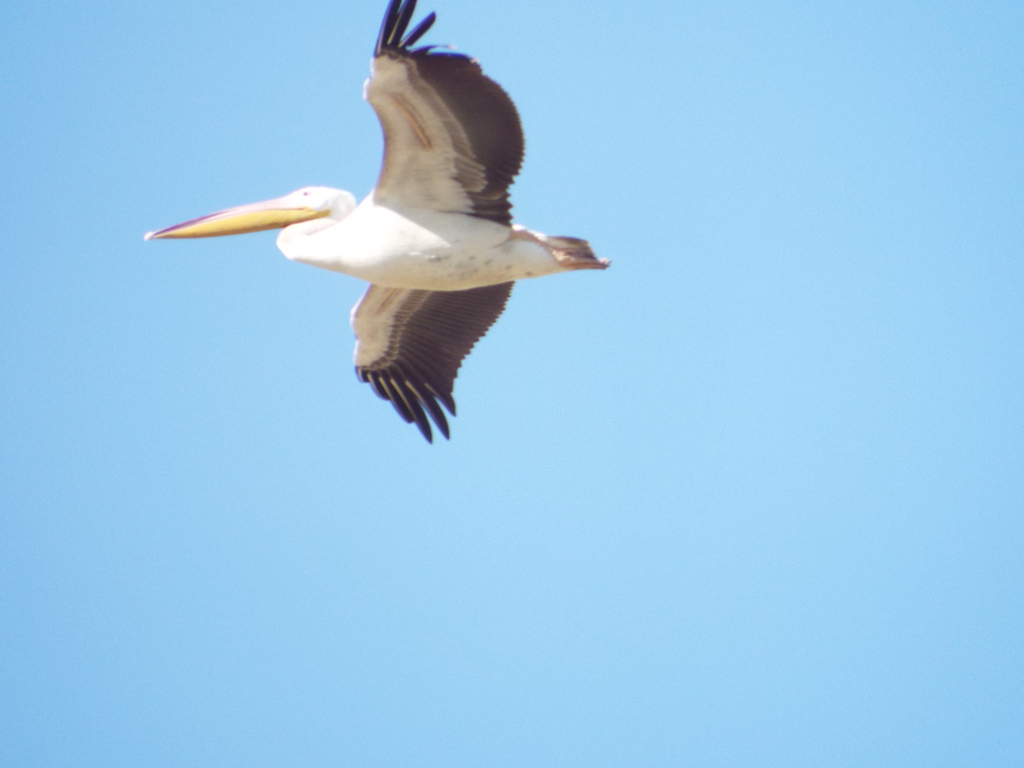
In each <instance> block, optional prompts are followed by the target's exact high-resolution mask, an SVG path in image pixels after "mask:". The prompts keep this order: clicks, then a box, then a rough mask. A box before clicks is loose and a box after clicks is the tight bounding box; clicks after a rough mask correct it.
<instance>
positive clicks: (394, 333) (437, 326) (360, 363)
mask: <svg viewBox="0 0 1024 768" xmlns="http://www.w3.org/2000/svg"><path fill="white" fill-rule="evenodd" d="M511 292H512V283H500V284H499V285H488V286H484V287H483V288H470V289H469V290H466V291H421V290H410V289H406V288H384V287H382V286H379V285H371V286H370V287H369V289H368V290H367V291H366V293H365V294H363V298H361V299H360V300H359V303H358V304H356V306H355V307H354V308H353V310H352V330H353V331H355V334H356V352H355V363H356V375H357V376H358V377H359V379H360V380H361V381H365V382H367V383H368V384H369V385H370V386H371V387H373V391H374V392H376V393H377V394H378V395H379V396H380V397H382V398H384V399H385V400H390V401H391V404H392V405H394V406H395V410H396V411H398V413H399V415H400V416H401V417H402V418H403V419H405V420H406V421H407V422H415V423H416V426H418V427H419V428H420V431H421V432H422V433H423V436H424V437H425V438H427V440H428V441H430V442H433V435H432V433H431V429H430V419H433V420H434V423H435V424H436V425H437V428H438V429H440V430H441V434H443V435H444V436H445V437H446V438H447V437H448V420H447V419H446V418H445V415H444V411H443V410H442V409H441V405H439V404H438V401H440V403H441V404H443V405H444V407H445V408H447V409H448V412H449V413H450V414H451V415H452V416H454V415H455V400H454V399H453V398H452V389H453V387H454V385H455V377H456V376H457V375H458V372H459V366H460V365H462V360H463V359H464V358H465V357H466V355H468V354H469V352H470V350H471V349H473V345H474V344H476V342H477V341H478V340H479V339H480V338H481V337H482V336H483V335H484V334H485V333H487V329H488V328H490V327H491V325H493V324H494V321H495V320H497V319H498V316H499V315H500V314H501V313H502V311H503V310H504V309H505V303H506V302H507V301H508V297H509V294H511ZM428 414H429V417H430V418H429V419H428V417H427V416H428Z"/></svg>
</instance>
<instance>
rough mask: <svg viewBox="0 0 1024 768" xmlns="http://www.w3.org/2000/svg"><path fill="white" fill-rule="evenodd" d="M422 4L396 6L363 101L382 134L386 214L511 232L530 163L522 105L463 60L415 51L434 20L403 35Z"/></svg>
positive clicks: (380, 193) (397, 2)
mask: <svg viewBox="0 0 1024 768" xmlns="http://www.w3.org/2000/svg"><path fill="white" fill-rule="evenodd" d="M415 7H416V0H392V1H391V3H390V5H389V6H388V10H387V13H386V14H385V16H384V22H383V24H382V25H381V30H380V36H379V38H378V40H377V47H376V49H375V52H374V59H373V64H372V67H371V76H370V79H369V80H367V81H366V87H365V91H364V95H365V97H366V100H367V101H369V102H370V104H371V105H372V106H373V108H374V110H375V111H376V112H377V117H378V118H379V119H380V123H381V128H382V129H383V130H384V162H383V166H382V168H381V173H380V178H379V179H378V181H377V187H376V189H375V191H374V196H375V197H374V199H375V201H376V202H377V203H378V204H380V205H392V206H396V207H405V208H425V209H430V210H438V211H446V212H451V213H466V214H471V215H473V216H479V217H481V218H484V219H489V220H491V221H495V222H498V223H499V224H506V225H507V224H510V223H511V218H512V216H511V204H510V203H509V199H508V187H509V185H510V184H511V183H512V180H513V179H514V178H515V176H516V174H517V173H519V168H520V166H521V165H522V161H523V130H522V127H521V126H520V124H519V115H518V114H517V113H516V108H515V105H514V104H513V103H512V100H511V99H510V98H509V97H508V94H506V93H505V91H503V90H502V88H501V86H500V85H498V84H497V83H495V82H494V81H493V80H491V79H489V78H488V77H486V76H485V75H484V73H483V71H482V70H481V69H480V65H479V64H477V62H476V61H475V60H473V59H470V58H469V57H468V56H464V55H462V54H457V53H452V52H450V51H443V50H438V49H436V48H434V47H430V46H427V47H421V48H413V47H412V46H413V45H414V44H415V43H416V41H418V40H419V39H420V37H422V36H423V34H424V33H425V32H426V31H427V30H428V29H429V28H430V26H431V24H433V22H434V14H430V15H429V16H427V17H426V19H424V20H423V21H422V22H420V24H419V25H417V26H416V28H415V29H413V31H412V32H410V33H409V34H406V30H407V29H408V26H409V22H410V20H411V19H412V14H413V11H414V10H415Z"/></svg>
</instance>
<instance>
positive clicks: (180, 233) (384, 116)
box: [145, 0, 609, 442]
mask: <svg viewBox="0 0 1024 768" xmlns="http://www.w3.org/2000/svg"><path fill="white" fill-rule="evenodd" d="M415 9H416V0H391V2H390V3H389V5H388V8H387V11H386V12H385V14H384V21H383V23H382V24H381V28H380V34H379V36H378V37H377V44H376V46H375V48H374V54H373V59H372V61H371V65H370V78H369V79H368V80H367V81H366V83H365V85H364V87H363V96H364V98H365V99H366V100H367V101H368V102H370V105H371V106H372V107H373V109H374V110H375V111H376V113H377V118H378V119H379V120H380V124H381V128H382V129H383V132H384V160H383V164H382V167H381V171H380V176H379V178H378V180H377V185H376V187H375V188H374V189H373V191H372V192H370V194H369V195H368V196H367V197H366V199H365V200H363V201H362V202H361V203H359V204H358V205H357V204H356V199H355V197H353V196H352V194H350V193H349V192H345V191H343V190H339V189H332V188H329V187H305V188H303V189H299V190H296V191H295V192H292V193H290V194H287V195H285V196H284V197H279V198H276V199H273V200H267V201H265V202H261V203H252V204H249V205H243V206H239V207H237V208H230V209H227V210H224V211H219V212H217V213H213V214H210V215H208V216H202V217H200V218H198V219H192V220H190V221H186V222H183V223H181V224H175V225H174V226H172V227H167V228H166V229H161V230H159V231H157V232H149V233H147V234H146V236H145V239H146V240H150V239H170V238H186V237H189V238H191V237H216V236H220V235H234V234H242V233H245V232H258V231H261V230H267V229H280V230H281V232H280V234H279V235H278V238H277V246H278V248H280V249H281V251H282V252H283V253H284V255H285V256H286V257H287V258H288V259H291V260H292V261H298V262H301V263H304V264H310V265H312V266H315V267H321V268H323V269H329V270H333V271H336V272H343V273H345V274H347V275H351V276H353V277H357V278H360V279H362V280H365V281H367V282H368V283H370V287H369V288H368V289H367V291H366V293H365V294H363V296H362V298H361V299H360V300H359V302H358V303H357V304H356V306H355V307H354V308H353V309H352V315H351V324H352V330H353V331H354V332H355V336H356V348H355V367H356V375H357V376H358V378H359V379H360V380H361V381H364V382H366V383H368V384H369V385H370V386H371V387H372V389H373V391H374V392H375V393H376V394H377V395H378V396H380V397H381V398H383V399H385V400H388V401H390V402H391V404H392V405H393V406H394V408H395V410H396V411H398V414H399V415H400V416H401V417H402V418H403V419H405V421H406V422H409V423H415V424H416V426H417V427H419V430H420V432H422V433H423V436H424V437H425V438H426V439H427V441H428V442H433V432H432V430H431V421H433V424H434V425H435V426H436V427H437V429H438V430H440V432H441V434H443V435H444V436H445V438H446V439H447V438H449V429H448V420H447V419H446V417H445V412H444V410H443V409H442V407H441V406H444V409H447V411H448V413H450V414H451V415H452V416H454V415H455V400H454V398H453V396H452V391H453V388H454V385H455V377H456V376H457V374H458V371H459V367H460V366H461V364H462V361H463V359H464V358H465V357H466V355H468V354H469V352H470V350H472V348H473V346H474V345H475V344H476V342H477V341H478V340H479V339H480V338H481V337H482V336H483V335H484V334H485V333H486V332H487V330H488V329H489V328H490V327H491V325H493V324H494V322H495V320H497V319H498V316H499V315H500V314H501V313H502V311H503V310H504V309H505V304H506V302H507V301H508V297H509V294H510V293H511V291H512V284H513V282H514V281H516V280H522V279H524V278H528V277H541V276H543V275H550V274H555V273H557V272H568V271H571V270H577V269H604V268H606V267H607V266H608V264H609V262H608V261H607V260H606V259H599V258H597V257H596V256H595V255H594V253H593V251H592V250H591V248H590V245H589V244H588V243H587V242H586V241H585V240H581V239H579V238H575V237H558V236H549V235H544V234H541V233H540V232H534V231H532V230H529V229H527V228H525V227H523V226H520V225H519V224H514V223H512V215H511V204H510V203H509V191H508V190H509V186H510V185H511V184H512V180H513V179H514V178H515V176H516V175H517V174H518V173H519V168H520V166H521V164H522V160H523V131H522V128H521V126H520V123H519V115H518V114H517V112H516V108H515V105H513V103H512V100H511V99H510V98H509V97H508V95H507V94H506V93H505V91H504V90H502V88H501V86H499V85H498V84H497V83H495V82H494V81H493V80H491V79H490V78H488V77H486V76H485V75H484V73H483V71H482V70H481V68H480V65H479V64H478V63H477V61H476V60H475V59H472V58H470V57H468V56H465V55H463V54H460V53H455V52H453V51H451V50H449V49H445V48H438V46H433V45H427V46H421V47H414V46H415V45H416V43H417V42H418V41H419V40H420V38H422V37H423V35H424V34H425V33H426V32H427V30H429V29H430V27H431V26H432V25H433V23H434V20H435V14H433V13H431V14H429V15H428V16H427V17H426V18H424V19H423V20H422V21H421V22H420V23H419V24H417V25H416V26H415V27H414V28H413V29H412V31H411V32H409V31H408V29H409V25H410V22H411V21H412V17H413V13H414V12H415Z"/></svg>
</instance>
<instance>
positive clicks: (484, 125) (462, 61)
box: [374, 0, 524, 225]
mask: <svg viewBox="0 0 1024 768" xmlns="http://www.w3.org/2000/svg"><path fill="white" fill-rule="evenodd" d="M415 8H416V0H405V1H404V2H403V0H392V2H391V4H390V5H389V6H388V11H387V13H386V14H385V16H384V22H383V24H382V25H381V31H380V35H379V36H378V39H377V46H376V48H375V50H374V54H375V56H388V57H392V58H394V59H400V60H404V61H405V62H407V63H408V64H409V65H410V66H414V67H415V70H416V73H417V75H418V76H419V78H421V79H422V81H423V82H424V83H426V84H427V85H429V86H430V87H431V88H432V89H433V90H434V92H435V93H436V94H437V96H438V97H439V98H440V99H441V101H442V102H443V103H444V105H445V106H446V107H447V108H448V110H449V111H450V112H451V114H452V116H453V117H454V118H455V119H456V120H457V121H458V122H459V123H460V124H461V125H462V126H463V129H464V131H465V134H466V138H467V139H468V141H469V145H470V150H471V154H472V157H473V160H474V161H475V162H476V163H477V164H478V165H479V166H481V167H482V168H483V169H484V173H485V177H486V184H485V185H484V187H483V188H482V189H477V188H476V184H475V183H473V181H472V177H473V175H474V171H472V170H468V171H467V178H466V179H463V178H459V175H460V174H459V171H458V170H456V178H457V180H458V181H460V183H462V184H463V186H464V187H465V188H466V189H467V192H468V194H469V197H470V199H471V201H472V206H473V210H472V212H471V213H472V215H474V216H479V217H480V218H484V219H489V220H491V221H495V222H498V223H499V224H505V225H509V224H511V222H512V214H511V209H512V205H511V203H510V202H509V195H508V188H509V186H510V185H511V184H512V181H513V179H515V176H516V174H518V173H519V169H520V167H521V166H522V163H523V151H524V140H523V129H522V125H521V124H520V122H519V114H518V112H516V108H515V104H513V103H512V99H511V98H509V96H508V94H507V93H505V91H504V90H503V89H502V87H501V86H500V85H498V84H497V83H496V82H494V81H493V80H491V79H490V78H488V77H487V76H486V75H484V73H483V70H481V69H480V65H479V64H478V63H477V62H476V61H475V60H474V59H471V58H469V57H468V56H465V55H463V54H461V53H454V52H452V51H446V50H439V49H438V48H436V47H434V46H424V47H420V48H412V46H413V45H414V44H415V43H416V41H418V40H419V39H420V38H421V37H422V36H423V35H424V34H425V33H426V31H427V30H428V29H429V28H430V26H431V25H432V24H433V23H434V19H435V16H434V14H430V15H429V16H427V18H426V19H424V20H423V21H422V22H420V24H419V25H417V26H416V28H415V29H413V31H412V32H410V33H409V34H407V35H406V34H405V30H406V28H407V27H408V25H409V22H410V21H411V19H412V15H413V12H414V11H415Z"/></svg>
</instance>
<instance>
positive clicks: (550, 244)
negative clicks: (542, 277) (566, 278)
mask: <svg viewBox="0 0 1024 768" xmlns="http://www.w3.org/2000/svg"><path fill="white" fill-rule="evenodd" d="M513 228H514V230H515V232H514V234H513V237H520V238H523V239H524V240H534V241H536V242H538V243H540V244H541V245H543V246H544V247H545V248H547V249H548V251H549V252H550V253H551V255H552V256H554V257H555V259H557V260H558V263H559V264H561V265H562V266H563V267H564V268H565V269H607V268H608V266H609V265H610V264H611V262H610V261H609V260H608V259H599V258H597V256H595V255H594V250H593V249H592V248H591V247H590V243H588V242H587V241H586V240H581V239H580V238H578V237H568V236H565V235H544V234H541V233H540V232H534V231H533V230H531V229H526V228H525V227H521V226H519V225H514V226H513Z"/></svg>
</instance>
